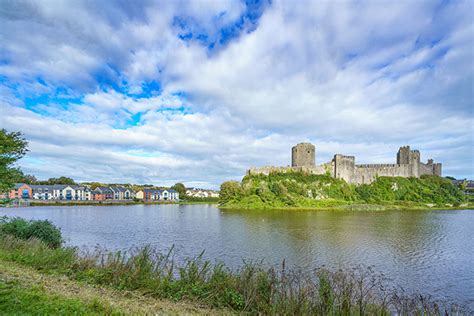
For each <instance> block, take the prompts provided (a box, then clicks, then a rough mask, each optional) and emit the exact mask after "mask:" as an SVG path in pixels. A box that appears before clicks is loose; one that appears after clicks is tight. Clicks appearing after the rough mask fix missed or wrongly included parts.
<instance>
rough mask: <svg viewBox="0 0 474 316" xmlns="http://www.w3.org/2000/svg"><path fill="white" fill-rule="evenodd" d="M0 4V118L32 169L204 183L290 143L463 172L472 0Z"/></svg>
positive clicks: (471, 131)
mask: <svg viewBox="0 0 474 316" xmlns="http://www.w3.org/2000/svg"><path fill="white" fill-rule="evenodd" d="M0 7H1V8H0V25H1V27H0V39H1V45H0V113H1V115H0V127H1V128H6V129H7V130H11V131H22V132H23V133H24V134H25V135H26V137H27V138H28V139H29V141H30V152H29V153H28V155H27V156H26V157H25V158H24V159H22V160H21V162H20V163H19V165H20V166H21V167H22V169H23V170H24V171H25V172H27V173H32V174H35V175H36V176H37V177H38V178H41V179H43V178H48V177H56V176H61V175H67V176H72V177H73V178H74V179H76V180H78V181H90V180H98V181H104V182H123V183H126V182H135V183H155V184H160V185H169V184H173V183H175V182H178V181H181V182H184V183H185V184H187V185H189V186H201V187H209V188H217V187H218V186H219V184H220V183H221V182H223V181H225V180H229V179H240V178H241V177H242V176H243V174H244V173H245V170H246V169H247V168H248V167H250V166H261V165H268V164H270V165H287V164H289V162H290V149H291V146H292V145H294V144H296V143H298V142H302V141H311V142H312V143H314V144H315V145H316V155H317V157H316V159H317V163H324V162H326V161H328V160H330V159H331V157H332V155H333V154H335V153H343V154H350V155H355V156H356V160H357V162H359V163H375V162H387V163H389V162H394V161H395V154H396V152H397V150H398V147H399V146H401V145H406V144H409V145H411V146H412V147H414V148H416V149H419V150H420V151H421V154H422V160H424V161H426V160H427V159H428V158H434V159H435V160H436V161H440V162H442V163H443V168H444V169H443V171H444V174H445V175H451V176H456V177H470V178H473V177H474V161H473V157H474V149H473V148H474V140H473V137H474V124H473V123H474V122H473V108H474V104H473V103H474V101H473V100H474V23H473V21H474V16H473V12H474V7H473V2H472V1H297V2H294V1H230V0H225V1H215V0H214V1H209V0H208V1H185V0H183V1H133V2H127V1H107V2H90V1H72V2H67V3H66V2H64V1H52V0H51V1H31V2H29V1H25V2H14V1H11V2H6V1H2V2H1V3H0Z"/></svg>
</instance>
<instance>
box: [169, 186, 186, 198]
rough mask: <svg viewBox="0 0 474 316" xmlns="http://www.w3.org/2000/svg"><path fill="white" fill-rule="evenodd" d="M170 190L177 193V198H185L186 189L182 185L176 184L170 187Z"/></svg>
mask: <svg viewBox="0 0 474 316" xmlns="http://www.w3.org/2000/svg"><path fill="white" fill-rule="evenodd" d="M171 189H172V190H175V191H176V192H178V193H179V198H180V199H184V198H185V197H186V187H185V186H184V184H182V183H176V184H175V185H173V186H172V187H171Z"/></svg>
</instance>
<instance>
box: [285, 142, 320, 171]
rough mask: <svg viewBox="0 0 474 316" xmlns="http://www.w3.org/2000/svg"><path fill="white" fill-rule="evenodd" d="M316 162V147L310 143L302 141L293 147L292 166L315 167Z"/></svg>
mask: <svg viewBox="0 0 474 316" xmlns="http://www.w3.org/2000/svg"><path fill="white" fill-rule="evenodd" d="M315 164H316V148H315V147H314V145H313V144H310V143H300V144H298V145H296V146H293V148H291V166H292V167H314V166H315Z"/></svg>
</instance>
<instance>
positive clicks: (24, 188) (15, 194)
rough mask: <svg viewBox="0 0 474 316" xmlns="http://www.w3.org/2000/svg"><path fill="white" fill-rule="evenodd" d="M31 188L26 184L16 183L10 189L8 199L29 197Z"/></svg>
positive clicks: (31, 191) (30, 196) (31, 193)
mask: <svg viewBox="0 0 474 316" xmlns="http://www.w3.org/2000/svg"><path fill="white" fill-rule="evenodd" d="M32 197H33V190H32V189H31V187H30V186H29V185H28V184H25V183H16V184H15V188H14V189H12V190H11V191H10V196H9V198H10V199H31V198H32Z"/></svg>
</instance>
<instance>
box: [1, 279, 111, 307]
mask: <svg viewBox="0 0 474 316" xmlns="http://www.w3.org/2000/svg"><path fill="white" fill-rule="evenodd" d="M0 314H2V315H20V314H21V315H51V314H63V315H104V314H117V315H118V314H120V313H119V312H118V311H117V312H115V313H114V312H113V311H110V310H108V309H107V308H106V307H104V306H103V305H102V304H101V303H100V302H99V301H96V302H91V303H89V302H83V301H81V300H79V299H71V298H65V297H63V296H60V295H50V294H48V293H46V292H45V290H44V289H43V288H42V287H40V286H28V287H25V286H24V285H22V284H20V283H19V282H18V281H5V280H2V279H0Z"/></svg>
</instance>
